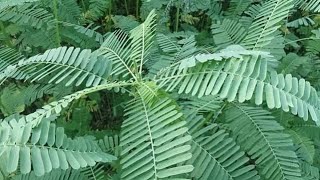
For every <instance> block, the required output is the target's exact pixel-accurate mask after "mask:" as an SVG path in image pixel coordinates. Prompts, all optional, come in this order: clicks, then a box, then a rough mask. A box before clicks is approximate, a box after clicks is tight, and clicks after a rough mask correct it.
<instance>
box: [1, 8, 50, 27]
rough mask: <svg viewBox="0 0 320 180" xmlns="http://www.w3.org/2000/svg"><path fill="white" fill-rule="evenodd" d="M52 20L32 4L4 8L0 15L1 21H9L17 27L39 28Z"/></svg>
mask: <svg viewBox="0 0 320 180" xmlns="http://www.w3.org/2000/svg"><path fill="white" fill-rule="evenodd" d="M52 19H53V16H52V14H51V13H49V12H48V11H47V10H45V9H43V8H40V7H38V6H36V5H32V4H27V5H23V6H17V7H10V8H6V9H4V10H2V11H1V13H0V20H1V21H10V22H12V23H15V24H18V25H30V26H32V27H35V28H41V27H42V26H43V25H44V24H46V23H47V22H48V21H50V20H52Z"/></svg>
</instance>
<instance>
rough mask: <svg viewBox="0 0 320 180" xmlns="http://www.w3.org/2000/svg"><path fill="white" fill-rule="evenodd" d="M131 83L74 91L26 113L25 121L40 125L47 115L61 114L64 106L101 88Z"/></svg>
mask: <svg viewBox="0 0 320 180" xmlns="http://www.w3.org/2000/svg"><path fill="white" fill-rule="evenodd" d="M129 85H132V83H128V82H113V83H108V84H104V85H99V86H95V87H91V88H86V89H84V90H81V91H77V92H74V93H72V94H70V95H67V96H64V97H63V98H61V99H60V100H58V101H53V102H51V103H49V104H46V105H45V106H43V107H42V108H40V109H37V110H36V111H35V112H34V113H31V114H28V115H26V116H25V117H24V121H26V122H31V123H32V124H33V125H32V127H35V126H38V124H39V123H40V122H41V121H42V119H44V118H45V117H50V116H52V115H53V114H55V115H58V114H60V112H61V111H62V109H63V108H66V107H67V106H68V105H69V104H70V103H71V102H73V101H74V100H77V99H79V98H80V97H82V96H84V95H87V94H90V93H93V92H97V91H101V90H111V89H113V88H121V87H125V86H129Z"/></svg>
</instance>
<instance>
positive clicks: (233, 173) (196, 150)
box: [187, 114, 260, 180]
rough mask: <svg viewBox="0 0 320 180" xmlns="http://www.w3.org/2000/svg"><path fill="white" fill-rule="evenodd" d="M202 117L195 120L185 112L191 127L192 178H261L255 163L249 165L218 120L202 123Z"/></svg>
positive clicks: (238, 179)
mask: <svg viewBox="0 0 320 180" xmlns="http://www.w3.org/2000/svg"><path fill="white" fill-rule="evenodd" d="M203 121H204V118H202V119H201V120H198V118H197V117H196V116H193V115H192V114H190V115H188V119H187V122H188V126H189V128H190V129H193V131H192V132H190V133H191V135H192V144H191V146H192V149H191V151H192V155H193V156H192V158H191V159H190V160H189V161H190V163H192V164H193V166H194V170H193V172H192V173H191V177H193V178H195V179H217V180H218V179H219V180H229V179H234V180H247V179H250V180H255V179H256V180H257V179H260V177H259V175H258V172H257V171H256V170H255V166H254V165H248V162H249V160H250V159H249V158H248V157H246V156H245V153H244V152H243V151H241V150H240V147H239V146H238V145H237V144H236V142H235V141H234V140H233V139H232V138H230V136H229V134H228V133H226V132H225V130H223V129H220V128H219V126H218V124H209V125H207V126H204V125H203V124H205V123H204V122H203Z"/></svg>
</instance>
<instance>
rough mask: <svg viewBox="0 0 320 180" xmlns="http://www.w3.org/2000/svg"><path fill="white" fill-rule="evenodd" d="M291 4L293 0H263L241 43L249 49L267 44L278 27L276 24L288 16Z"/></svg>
mask: <svg viewBox="0 0 320 180" xmlns="http://www.w3.org/2000/svg"><path fill="white" fill-rule="evenodd" d="M293 6H294V3H293V0H270V1H265V2H264V3H263V4H262V7H261V9H260V10H259V14H258V15H257V16H256V17H255V20H254V22H253V23H252V25H251V26H250V27H249V28H248V29H249V32H248V34H247V35H246V37H245V39H244V40H243V41H242V43H241V44H242V45H244V46H245V47H247V48H249V49H262V48H263V47H265V46H266V45H268V44H269V43H270V42H271V40H272V39H273V38H274V32H275V31H276V30H277V29H278V28H279V27H280V25H278V24H279V23H280V22H281V21H282V20H283V19H285V18H286V17H287V16H288V13H289V10H290V9H291V8H293Z"/></svg>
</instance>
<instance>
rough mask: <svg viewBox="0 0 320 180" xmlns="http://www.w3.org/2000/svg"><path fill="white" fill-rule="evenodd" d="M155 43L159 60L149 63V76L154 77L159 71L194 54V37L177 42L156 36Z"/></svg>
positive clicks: (159, 35)
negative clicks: (158, 49)
mask: <svg viewBox="0 0 320 180" xmlns="http://www.w3.org/2000/svg"><path fill="white" fill-rule="evenodd" d="M157 42H158V45H159V48H160V49H161V51H162V53H161V54H160V55H159V56H160V57H159V58H153V59H152V60H150V61H149V63H150V64H151V65H149V67H148V70H149V75H150V76H154V75H156V74H157V73H158V72H159V71H160V70H161V69H163V68H166V67H169V66H170V65H172V64H173V63H176V62H178V61H180V60H182V59H185V58H188V57H191V56H192V55H194V54H196V52H197V51H198V49H197V48H196V39H195V36H194V35H191V36H189V37H186V38H183V39H182V40H180V41H178V40H177V39H176V38H173V37H169V36H167V35H164V34H157Z"/></svg>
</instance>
